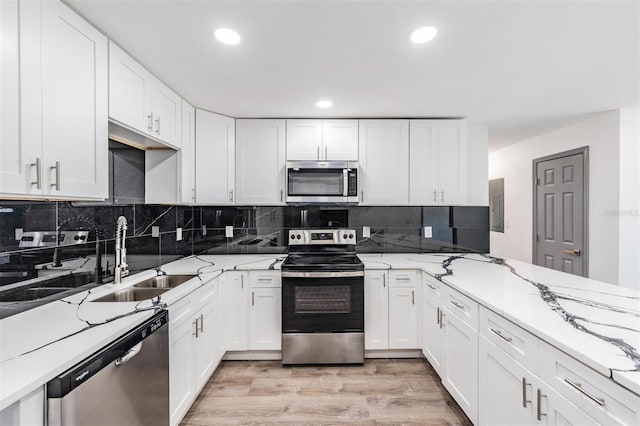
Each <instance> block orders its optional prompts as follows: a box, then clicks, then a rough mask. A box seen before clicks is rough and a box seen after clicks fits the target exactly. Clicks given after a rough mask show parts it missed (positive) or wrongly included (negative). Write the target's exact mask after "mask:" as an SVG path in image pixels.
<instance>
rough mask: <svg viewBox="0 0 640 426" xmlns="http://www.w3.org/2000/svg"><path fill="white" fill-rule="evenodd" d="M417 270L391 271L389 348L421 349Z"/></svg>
mask: <svg viewBox="0 0 640 426" xmlns="http://www.w3.org/2000/svg"><path fill="white" fill-rule="evenodd" d="M419 306H420V291H419V290H418V283H417V271H409V270H407V271H402V270H398V271H394V270H392V271H389V349H420V343H419V323H418V307H419Z"/></svg>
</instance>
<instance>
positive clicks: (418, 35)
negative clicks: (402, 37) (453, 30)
mask: <svg viewBox="0 0 640 426" xmlns="http://www.w3.org/2000/svg"><path fill="white" fill-rule="evenodd" d="M436 34H438V30H437V29H435V28H434V27H422V28H418V29H417V30H415V31H414V32H412V33H411V37H410V39H411V42H412V43H415V44H423V43H426V42H428V41H431V40H433V39H434V37H435V36H436Z"/></svg>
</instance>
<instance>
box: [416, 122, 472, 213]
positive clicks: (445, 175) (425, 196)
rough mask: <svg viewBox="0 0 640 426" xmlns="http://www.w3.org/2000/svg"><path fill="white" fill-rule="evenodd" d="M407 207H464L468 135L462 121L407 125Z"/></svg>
mask: <svg viewBox="0 0 640 426" xmlns="http://www.w3.org/2000/svg"><path fill="white" fill-rule="evenodd" d="M410 135H411V136H410V142H409V158H410V165H409V170H410V181H409V189H410V191H409V203H410V204H414V205H438V204H442V205H453V204H464V203H465V202H466V200H467V150H466V146H467V131H466V125H465V122H464V121H463V120H411V121H410Z"/></svg>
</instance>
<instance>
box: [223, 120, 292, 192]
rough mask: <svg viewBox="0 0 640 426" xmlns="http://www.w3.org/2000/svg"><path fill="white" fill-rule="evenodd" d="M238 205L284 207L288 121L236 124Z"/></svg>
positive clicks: (247, 121)
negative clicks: (286, 127) (279, 205)
mask: <svg viewBox="0 0 640 426" xmlns="http://www.w3.org/2000/svg"><path fill="white" fill-rule="evenodd" d="M235 161H236V202H237V203H239V204H247V205H278V204H284V185H285V120H236V158H235Z"/></svg>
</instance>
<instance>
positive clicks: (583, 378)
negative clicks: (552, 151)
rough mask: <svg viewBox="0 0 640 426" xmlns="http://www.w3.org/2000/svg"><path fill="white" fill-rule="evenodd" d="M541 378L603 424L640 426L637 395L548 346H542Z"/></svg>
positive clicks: (639, 405) (639, 409) (639, 408)
mask: <svg viewBox="0 0 640 426" xmlns="http://www.w3.org/2000/svg"><path fill="white" fill-rule="evenodd" d="M540 377H541V378H542V379H543V380H544V381H545V382H546V383H547V384H548V385H550V386H551V387H552V388H554V389H555V390H556V391H557V392H558V393H560V394H561V395H562V396H563V397H565V398H566V399H568V400H569V401H570V402H572V403H573V404H574V405H576V406H577V407H579V408H580V409H582V410H583V411H584V412H586V413H587V414H588V415H589V416H591V417H593V418H594V419H596V420H597V421H598V423H601V424H607V425H612V424H627V425H638V424H640V404H639V403H638V401H639V398H638V396H637V395H635V394H634V393H632V392H630V391H628V390H626V389H624V388H623V387H621V386H620V385H618V384H616V383H615V382H614V381H612V380H611V379H609V378H608V377H605V376H603V375H602V374H600V373H598V372H596V371H594V370H592V369H591V368H589V367H587V366H586V365H584V364H582V363H581V362H579V361H577V360H575V359H573V358H571V357H570V356H569V355H567V354H565V353H563V352H561V351H559V350H558V349H556V348H554V347H552V346H551V345H548V344H546V343H541V344H540Z"/></svg>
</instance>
